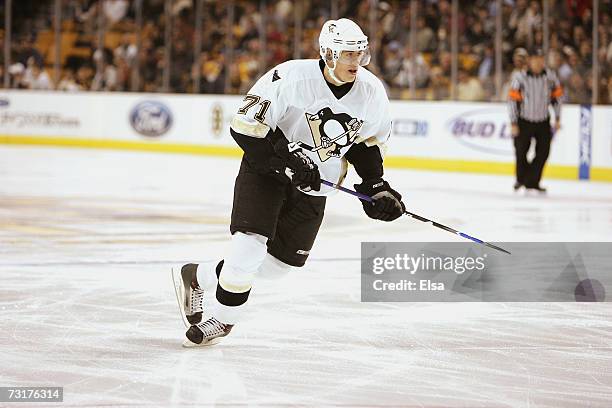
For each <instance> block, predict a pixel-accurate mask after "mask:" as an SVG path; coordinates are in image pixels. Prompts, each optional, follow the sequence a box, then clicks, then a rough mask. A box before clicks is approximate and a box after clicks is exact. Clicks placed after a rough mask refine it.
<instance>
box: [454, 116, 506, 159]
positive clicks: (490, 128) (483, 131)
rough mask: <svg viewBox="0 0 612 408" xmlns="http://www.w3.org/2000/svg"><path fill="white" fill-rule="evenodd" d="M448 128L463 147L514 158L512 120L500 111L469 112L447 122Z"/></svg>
mask: <svg viewBox="0 0 612 408" xmlns="http://www.w3.org/2000/svg"><path fill="white" fill-rule="evenodd" d="M446 128H447V129H448V131H449V132H450V134H451V135H452V136H453V138H454V139H455V140H457V141H458V142H459V143H461V144H462V145H464V146H466V147H469V148H470V149H474V150H478V151H481V152H485V153H491V154H495V155H499V156H513V155H514V148H513V144H512V135H511V133H510V120H509V118H508V117H507V116H505V115H500V111H499V110H498V109H478V110H474V111H468V112H465V113H463V114H461V115H460V116H457V117H455V118H452V119H450V120H449V121H448V122H446Z"/></svg>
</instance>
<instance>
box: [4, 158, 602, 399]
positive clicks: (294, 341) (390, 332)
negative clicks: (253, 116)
mask: <svg viewBox="0 0 612 408" xmlns="http://www.w3.org/2000/svg"><path fill="white" fill-rule="evenodd" d="M237 166H238V161H237V160H235V159H220V158H210V157H203V156H182V155H164V154H147V153H132V152H111V151H97V150H79V149H70V150H63V149H56V148H31V147H6V146H1V147H0V225H1V227H0V317H1V318H0V322H1V326H0V353H1V355H2V369H1V373H2V374H1V375H0V378H1V380H0V386H63V387H64V403H63V404H49V405H52V406H62V407H64V406H90V407H94V406H95V407H98V406H103V407H119V406H127V407H134V406H144V407H170V406H173V407H183V406H193V407H195V406H198V407H209V406H219V407H231V406H261V407H280V406H308V407H311V406H312V407H325V406H339V407H426V408H434V407H534V408H535V407H551V408H565V407H580V408H583V407H602V408H605V407H610V406H612V304H610V303H598V304H592V303H589V304H587V303H376V304H375V303H361V302H360V271H359V254H360V242H361V241H420V242H427V241H431V242H435V241H455V240H458V238H455V237H454V236H452V235H450V234H447V233H445V232H444V231H441V230H437V229H435V228H432V227H431V226H429V225H426V224H423V223H419V222H416V221H413V220H411V219H409V218H407V217H406V218H405V219H402V220H399V221H397V222H394V223H390V224H386V223H382V222H375V221H372V220H369V219H368V218H366V216H365V214H363V213H362V210H361V205H360V203H359V202H358V201H357V200H356V199H354V198H353V197H350V196H346V195H344V194H337V195H336V196H334V197H332V198H331V199H330V200H329V201H328V210H327V212H326V218H325V221H324V225H323V227H322V230H321V233H320V235H319V238H318V241H317V243H316V244H315V248H314V249H313V251H312V255H311V259H310V261H309V263H308V264H307V266H306V267H304V268H302V269H300V270H295V271H294V273H293V274H292V275H291V276H289V277H288V278H287V279H286V280H284V281H268V280H263V279H262V280H259V281H256V282H255V286H254V288H253V293H252V295H251V300H250V301H249V302H250V304H249V309H248V312H247V313H246V316H245V318H244V321H243V322H242V323H240V324H239V325H237V326H236V327H235V328H234V330H233V331H232V333H231V335H230V336H229V337H227V338H226V339H225V340H224V341H223V342H222V343H220V344H219V345H217V346H214V347H210V348H198V349H184V348H181V342H182V339H183V333H184V327H183V324H182V322H181V319H180V317H179V314H178V308H177V305H176V300H175V298H174V293H173V288H172V285H171V280H170V274H169V271H170V268H171V267H172V266H177V265H181V264H183V263H185V262H187V261H206V260H213V259H219V258H220V257H222V256H223V253H224V250H225V248H226V247H227V244H228V239H229V232H228V222H229V216H230V212H231V200H232V188H233V180H234V177H235V174H236V171H237ZM387 179H388V180H389V181H390V183H391V185H392V186H394V187H395V188H396V189H397V190H399V191H401V192H402V193H403V194H404V197H405V199H404V201H405V202H406V204H407V206H408V207H409V208H411V209H412V210H413V211H414V212H416V213H419V214H422V215H424V216H429V217H431V218H433V219H436V220H438V221H440V222H442V223H446V224H448V225H450V226H453V227H455V228H457V229H460V230H462V231H465V232H467V233H471V234H473V235H476V236H478V237H481V238H483V239H485V240H490V241H492V242H503V241H611V240H612V185H610V184H604V183H593V182H592V183H581V182H577V181H557V180H545V183H544V184H545V185H546V186H547V187H548V188H549V191H550V193H549V195H548V196H547V197H524V196H522V195H515V194H513V193H512V191H511V186H512V182H513V180H512V178H511V177H508V176H484V175H468V174H450V173H429V172H422V171H407V170H388V171H387ZM354 180H355V178H354V176H353V178H352V179H349V182H350V181H354ZM347 185H348V186H350V185H351V184H350V183H347ZM609 295H611V294H609ZM0 405H2V404H0ZM18 406H20V407H21V406H28V404H19V405H18ZM32 406H36V407H40V406H44V404H35V405H32Z"/></svg>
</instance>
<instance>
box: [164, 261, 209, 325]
mask: <svg viewBox="0 0 612 408" xmlns="http://www.w3.org/2000/svg"><path fill="white" fill-rule="evenodd" d="M197 269H198V265H197V264H186V265H183V267H182V268H181V269H180V270H179V269H178V268H172V281H173V282H174V291H175V293H176V300H177V301H178V303H179V309H180V312H181V318H182V319H183V323H184V324H185V327H190V326H191V325H193V324H198V323H200V322H201V321H202V312H203V307H202V303H203V301H204V290H202V288H201V287H200V285H199V284H198V281H197V279H196V271H197Z"/></svg>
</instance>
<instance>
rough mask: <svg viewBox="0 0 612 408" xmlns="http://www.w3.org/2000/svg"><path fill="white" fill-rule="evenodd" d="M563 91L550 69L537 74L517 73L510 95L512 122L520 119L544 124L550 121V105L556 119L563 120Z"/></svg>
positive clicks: (529, 72)
mask: <svg viewBox="0 0 612 408" xmlns="http://www.w3.org/2000/svg"><path fill="white" fill-rule="evenodd" d="M562 95H563V90H562V89H561V85H560V83H559V79H557V76H556V75H555V73H554V72H553V71H551V70H549V69H545V70H543V71H542V72H541V73H539V74H535V73H533V72H531V71H530V70H526V71H519V72H515V74H514V75H513V77H512V81H511V83H510V91H509V93H508V111H509V113H510V122H512V123H517V122H518V120H519V118H520V119H523V120H527V121H529V122H543V121H546V120H548V119H549V117H550V114H549V111H548V107H549V105H552V107H553V109H554V112H555V119H556V120H560V119H561V96H562Z"/></svg>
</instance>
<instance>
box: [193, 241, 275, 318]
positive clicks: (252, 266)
mask: <svg viewBox="0 0 612 408" xmlns="http://www.w3.org/2000/svg"><path fill="white" fill-rule="evenodd" d="M267 240H268V239H267V238H266V237H264V236H262V235H258V234H250V233H249V234H245V233H242V232H237V233H235V234H234V235H232V241H231V247H230V253H229V255H228V256H227V257H226V258H225V262H224V264H223V268H222V269H221V273H220V275H219V281H218V284H217V293H216V296H215V301H214V303H213V306H212V315H213V316H214V317H215V318H217V320H219V321H221V322H223V323H226V324H236V322H237V321H238V320H239V317H240V315H241V314H242V313H243V311H244V304H245V303H246V301H247V299H248V297H249V294H250V292H251V286H252V285H253V281H254V279H255V274H256V273H257V270H258V269H259V267H260V266H261V264H262V262H263V261H264V258H265V256H266V252H267V247H266V241H267ZM204 275H212V276H216V273H215V274H214V275H213V274H206V273H204ZM198 278H199V274H198ZM204 279H208V277H207V276H206V277H205V278H204Z"/></svg>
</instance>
